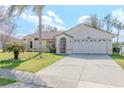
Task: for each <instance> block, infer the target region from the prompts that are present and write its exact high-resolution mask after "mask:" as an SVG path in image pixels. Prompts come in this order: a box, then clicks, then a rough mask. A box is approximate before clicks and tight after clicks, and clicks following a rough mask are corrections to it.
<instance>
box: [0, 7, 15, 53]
mask: <svg viewBox="0 0 124 93" xmlns="http://www.w3.org/2000/svg"><path fill="white" fill-rule="evenodd" d="M5 11H6V8H5V7H3V6H0V42H1V43H2V48H3V52H4V45H5V44H6V42H9V41H10V40H11V37H12V34H13V33H14V29H15V27H16V25H15V24H14V23H13V22H12V20H11V18H10V17H8V15H6V13H5Z"/></svg>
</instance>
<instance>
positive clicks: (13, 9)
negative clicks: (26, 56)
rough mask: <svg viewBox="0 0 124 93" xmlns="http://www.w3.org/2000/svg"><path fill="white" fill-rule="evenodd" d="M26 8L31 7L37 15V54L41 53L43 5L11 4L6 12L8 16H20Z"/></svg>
mask: <svg viewBox="0 0 124 93" xmlns="http://www.w3.org/2000/svg"><path fill="white" fill-rule="evenodd" d="M27 8H32V10H33V12H34V13H35V14H36V15H37V16H38V19H39V25H38V28H39V54H41V53H42V45H41V44H42V42H41V41H42V37H41V34H42V10H43V8H44V5H32V6H30V5H12V6H10V7H9V8H8V10H7V13H8V15H9V16H13V17H14V16H20V15H21V14H22V13H23V12H24V11H25V10H26V9H27Z"/></svg>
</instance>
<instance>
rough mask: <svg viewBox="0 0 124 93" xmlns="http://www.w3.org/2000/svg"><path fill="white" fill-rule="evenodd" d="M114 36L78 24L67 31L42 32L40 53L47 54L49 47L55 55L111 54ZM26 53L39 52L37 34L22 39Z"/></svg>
mask: <svg viewBox="0 0 124 93" xmlns="http://www.w3.org/2000/svg"><path fill="white" fill-rule="evenodd" d="M114 36H115V35H114V34H112V33H110V32H106V31H104V30H100V29H96V28H93V27H91V26H89V25H85V24H79V25H77V26H74V27H73V28H71V29H69V30H67V31H58V32H42V51H45V52H49V51H50V47H53V48H56V53H57V54H60V53H66V54H72V53H83V54H112V39H113V38H114ZM23 40H24V41H25V43H26V45H27V51H38V50H39V45H38V44H39V43H38V41H39V39H38V35H37V34H32V35H28V36H25V37H24V38H23Z"/></svg>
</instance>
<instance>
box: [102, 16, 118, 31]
mask: <svg viewBox="0 0 124 93" xmlns="http://www.w3.org/2000/svg"><path fill="white" fill-rule="evenodd" d="M103 21H104V23H105V24H106V31H107V32H109V31H111V29H112V27H113V26H114V25H115V24H116V23H118V20H117V18H113V16H112V15H111V14H108V15H106V16H105V17H104V19H103Z"/></svg>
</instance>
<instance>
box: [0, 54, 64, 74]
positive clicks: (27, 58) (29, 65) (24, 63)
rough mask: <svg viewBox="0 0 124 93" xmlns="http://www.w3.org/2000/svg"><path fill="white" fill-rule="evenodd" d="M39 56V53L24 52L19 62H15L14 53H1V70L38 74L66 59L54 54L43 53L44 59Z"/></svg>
mask: <svg viewBox="0 0 124 93" xmlns="http://www.w3.org/2000/svg"><path fill="white" fill-rule="evenodd" d="M38 55H39V54H38V52H24V53H21V54H20V60H19V61H14V60H12V58H13V54H12V53H7V52H6V53H0V68H8V69H17V70H23V71H29V72H37V71H39V70H41V69H43V68H45V67H47V66H49V65H50V64H53V63H54V62H56V61H58V60H60V59H62V58H63V57H64V56H62V55H56V54H52V53H43V54H42V58H39V57H38Z"/></svg>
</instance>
